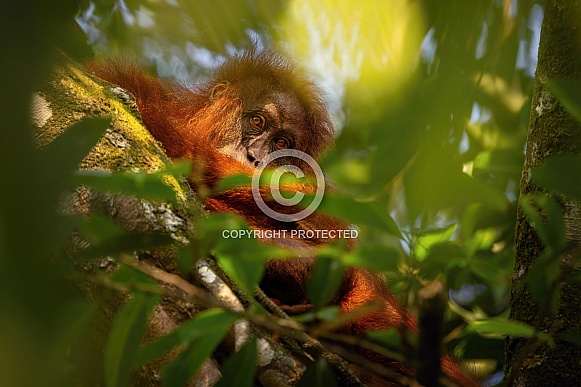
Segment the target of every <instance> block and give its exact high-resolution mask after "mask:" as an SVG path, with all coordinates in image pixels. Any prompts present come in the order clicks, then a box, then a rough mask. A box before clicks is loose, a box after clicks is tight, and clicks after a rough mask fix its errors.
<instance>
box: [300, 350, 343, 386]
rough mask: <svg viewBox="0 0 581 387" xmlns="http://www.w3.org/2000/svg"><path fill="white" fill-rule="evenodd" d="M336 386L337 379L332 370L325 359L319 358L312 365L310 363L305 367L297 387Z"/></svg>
mask: <svg viewBox="0 0 581 387" xmlns="http://www.w3.org/2000/svg"><path fill="white" fill-rule="evenodd" d="M337 385H338V384H337V378H336V377H335V373H334V372H333V369H332V368H331V366H330V365H329V363H327V361H326V360H325V359H323V358H322V357H319V358H318V359H317V360H316V361H315V362H314V363H310V364H309V365H308V366H307V370H306V371H305V373H304V374H303V375H302V376H301V379H300V380H299V384H298V385H297V387H312V386H325V387H334V386H337Z"/></svg>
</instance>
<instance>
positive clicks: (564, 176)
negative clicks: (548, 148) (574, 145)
mask: <svg viewBox="0 0 581 387" xmlns="http://www.w3.org/2000/svg"><path fill="white" fill-rule="evenodd" d="M533 180H535V181H536V182H537V183H539V184H540V185H541V186H543V187H544V188H546V189H548V190H550V191H553V192H558V193H560V194H563V195H565V196H568V197H569V198H571V199H574V200H581V184H579V181H581V156H579V155H572V154H562V155H555V156H551V157H549V158H547V160H546V161H545V163H544V164H543V165H541V166H540V167H538V168H535V169H534V170H533Z"/></svg>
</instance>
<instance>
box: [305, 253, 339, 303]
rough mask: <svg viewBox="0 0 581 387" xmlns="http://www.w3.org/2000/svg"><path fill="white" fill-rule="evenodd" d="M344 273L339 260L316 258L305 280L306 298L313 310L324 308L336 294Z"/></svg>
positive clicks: (323, 257)
mask: <svg viewBox="0 0 581 387" xmlns="http://www.w3.org/2000/svg"><path fill="white" fill-rule="evenodd" d="M344 273H345V267H344V266H343V264H341V262H340V261H339V260H337V259H333V258H329V257H327V256H320V257H317V260H316V261H315V267H314V268H313V271H312V272H311V275H310V276H309V279H308V280H307V296H308V298H309V300H310V301H311V303H312V304H313V306H314V307H315V308H321V307H323V306H325V305H326V304H327V303H328V302H329V301H330V300H331V298H332V297H333V296H334V295H335V294H336V293H337V289H339V285H341V282H342V281H343V274H344Z"/></svg>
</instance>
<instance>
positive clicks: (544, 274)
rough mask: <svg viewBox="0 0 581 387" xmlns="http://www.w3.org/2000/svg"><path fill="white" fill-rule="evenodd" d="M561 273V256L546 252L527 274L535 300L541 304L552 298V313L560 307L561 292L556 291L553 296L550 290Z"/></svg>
mask: <svg viewBox="0 0 581 387" xmlns="http://www.w3.org/2000/svg"><path fill="white" fill-rule="evenodd" d="M560 272H561V265H560V260H559V256H558V255H556V254H553V253H552V252H551V251H550V250H545V251H544V252H543V253H542V254H541V256H540V257H538V258H537V259H536V260H535V261H534V262H533V266H532V267H531V269H530V270H529V272H528V273H527V284H528V285H529V287H530V290H531V294H532V295H533V297H534V299H535V300H536V301H537V302H538V303H539V304H541V303H543V302H544V301H545V299H546V298H547V297H552V299H551V304H550V306H551V311H552V312H555V311H556V308H557V307H558V305H559V296H560V291H559V289H555V292H554V293H553V294H551V293H550V289H551V284H552V283H553V281H555V279H556V278H557V277H558V276H559V274H560Z"/></svg>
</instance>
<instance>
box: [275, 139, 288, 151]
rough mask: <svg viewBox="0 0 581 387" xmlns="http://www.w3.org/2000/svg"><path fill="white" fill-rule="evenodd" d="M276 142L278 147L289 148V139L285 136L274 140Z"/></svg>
mask: <svg viewBox="0 0 581 387" xmlns="http://www.w3.org/2000/svg"><path fill="white" fill-rule="evenodd" d="M274 144H275V145H276V147H277V148H278V149H286V148H288V141H287V140H286V139H284V138H277V139H276V140H274Z"/></svg>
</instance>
